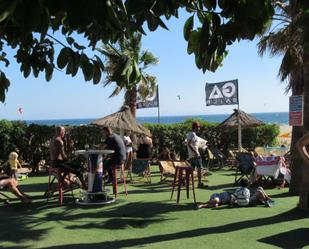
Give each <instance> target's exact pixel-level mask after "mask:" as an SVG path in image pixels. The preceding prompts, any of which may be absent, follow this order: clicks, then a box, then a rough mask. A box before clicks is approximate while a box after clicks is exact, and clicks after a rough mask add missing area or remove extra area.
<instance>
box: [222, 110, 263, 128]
mask: <svg viewBox="0 0 309 249" xmlns="http://www.w3.org/2000/svg"><path fill="white" fill-rule="evenodd" d="M238 118H239V123H240V126H242V127H254V126H258V125H262V124H264V122H263V121H261V120H258V119H256V118H255V117H253V116H251V115H250V114H248V113H245V112H244V111H241V110H237V109H234V113H233V114H232V115H230V116H229V117H228V118H227V119H226V120H224V121H223V122H222V123H221V124H219V125H218V127H219V128H227V127H238Z"/></svg>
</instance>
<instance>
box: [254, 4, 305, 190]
mask: <svg viewBox="0 0 309 249" xmlns="http://www.w3.org/2000/svg"><path fill="white" fill-rule="evenodd" d="M274 4H275V6H276V10H277V13H276V14H275V16H274V19H273V21H274V22H273V25H274V26H275V28H273V31H268V32H267V34H264V36H263V37H262V38H261V40H260V42H259V44H258V48H259V53H260V55H263V54H264V53H265V52H266V51H267V49H268V50H269V51H270V54H271V55H273V56H275V55H282V56H283V59H282V62H281V66H280V69H279V77H280V79H281V81H287V83H288V84H287V87H286V92H288V91H289V90H291V91H292V95H304V97H305V96H309V91H308V90H309V89H308V88H309V84H305V80H306V77H305V74H304V70H305V68H306V66H305V65H306V64H307V63H306V61H305V60H304V58H305V50H304V47H305V46H304V44H305V42H304V40H305V36H304V27H303V24H302V23H303V18H304V13H303V12H302V11H301V10H300V1H298V0H290V1H284V0H283V1H275V2H274ZM307 80H309V78H308V79H307ZM308 83H309V82H308ZM306 101H308V100H307V99H306V98H305V102H304V106H305V109H304V117H303V118H304V127H305V129H303V127H299V126H294V127H293V131H292V142H291V156H292V165H291V169H292V181H291V185H290V193H294V194H298V193H299V192H300V186H301V183H302V181H304V180H305V179H304V177H303V175H304V174H303V173H304V168H303V167H302V165H304V162H303V160H302V159H301V157H300V155H299V153H298V151H297V149H296V142H297V141H298V140H299V139H300V138H301V137H302V136H303V135H304V132H305V130H308V129H309V120H308V118H309V108H308V107H309V102H308V103H307V102H306ZM306 181H307V180H306ZM308 183H309V182H308Z"/></svg>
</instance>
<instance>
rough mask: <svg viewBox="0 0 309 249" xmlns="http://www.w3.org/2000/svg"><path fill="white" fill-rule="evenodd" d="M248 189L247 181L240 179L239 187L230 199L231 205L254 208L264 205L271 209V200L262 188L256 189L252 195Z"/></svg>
mask: <svg viewBox="0 0 309 249" xmlns="http://www.w3.org/2000/svg"><path fill="white" fill-rule="evenodd" d="M248 187H249V182H248V180H246V179H242V180H241V181H240V187H239V188H237V189H236V190H235V192H234V194H233V196H232V198H231V203H232V205H234V206H237V207H246V206H250V207H254V206H257V205H259V204H264V205H265V206H266V207H271V204H272V199H271V198H270V197H269V196H268V194H266V192H265V191H264V189H263V188H262V187H258V188H257V189H256V191H254V192H253V193H252V194H251V193H250V190H249V188H248Z"/></svg>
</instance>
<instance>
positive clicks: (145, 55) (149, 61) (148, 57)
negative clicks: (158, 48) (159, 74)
mask: <svg viewBox="0 0 309 249" xmlns="http://www.w3.org/2000/svg"><path fill="white" fill-rule="evenodd" d="M140 61H141V63H143V64H144V66H143V67H144V68H146V67H147V66H149V65H157V64H158V63H159V59H158V58H157V57H155V56H154V55H153V54H152V53H151V52H149V51H148V50H146V51H143V52H142V55H141V59H140Z"/></svg>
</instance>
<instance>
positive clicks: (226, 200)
mask: <svg viewBox="0 0 309 249" xmlns="http://www.w3.org/2000/svg"><path fill="white" fill-rule="evenodd" d="M225 204H227V205H228V204H231V194H230V193H229V192H221V193H214V194H212V195H211V196H210V198H209V201H207V202H205V203H202V204H200V205H198V208H214V207H218V206H221V205H225Z"/></svg>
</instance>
